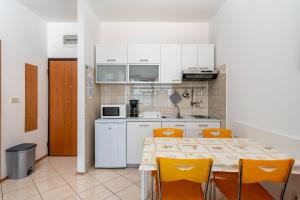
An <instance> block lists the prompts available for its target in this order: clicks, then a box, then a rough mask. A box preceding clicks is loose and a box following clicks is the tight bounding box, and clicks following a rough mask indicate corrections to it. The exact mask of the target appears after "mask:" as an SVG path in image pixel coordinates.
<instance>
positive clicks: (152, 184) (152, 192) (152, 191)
mask: <svg viewBox="0 0 300 200" xmlns="http://www.w3.org/2000/svg"><path fill="white" fill-rule="evenodd" d="M151 197H152V200H153V197H154V177H153V176H151Z"/></svg>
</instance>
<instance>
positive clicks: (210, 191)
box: [209, 179, 213, 200]
mask: <svg viewBox="0 0 300 200" xmlns="http://www.w3.org/2000/svg"><path fill="white" fill-rule="evenodd" d="M209 184H210V185H209V200H211V198H212V190H213V188H212V187H213V186H212V184H213V181H212V179H210V180H209Z"/></svg>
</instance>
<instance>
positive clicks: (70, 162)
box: [0, 157, 222, 200]
mask: <svg viewBox="0 0 300 200" xmlns="http://www.w3.org/2000/svg"><path fill="white" fill-rule="evenodd" d="M149 181H150V178H149ZM148 186H149V187H148V192H149V194H150V183H149V184H148ZM1 194H2V195H1V196H0V200H2V199H3V200H27V199H32V200H40V199H45V200H62V199H67V200H80V199H83V200H93V199H97V200H102V199H105V200H140V175H139V172H138V171H137V169H136V168H127V169H94V168H92V169H90V170H89V172H88V173H87V174H85V175H76V158H75V157H47V158H45V159H43V160H42V161H40V162H39V163H37V165H36V171H35V173H34V174H32V175H31V176H29V177H27V178H24V179H20V180H6V181H5V182H3V183H2V184H1ZM217 194H218V193H217ZM218 196H219V195H217V199H222V197H221V198H220V197H218ZM148 199H151V195H149V197H148Z"/></svg>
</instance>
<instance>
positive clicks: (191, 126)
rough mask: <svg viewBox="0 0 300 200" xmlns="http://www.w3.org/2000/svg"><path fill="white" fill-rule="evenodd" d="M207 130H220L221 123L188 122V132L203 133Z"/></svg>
mask: <svg viewBox="0 0 300 200" xmlns="http://www.w3.org/2000/svg"><path fill="white" fill-rule="evenodd" d="M205 128H220V123H219V122H187V123H186V127H185V129H186V130H191V131H192V130H200V131H202V130H203V129H205Z"/></svg>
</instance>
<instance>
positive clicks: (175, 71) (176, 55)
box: [160, 44, 181, 83]
mask: <svg viewBox="0 0 300 200" xmlns="http://www.w3.org/2000/svg"><path fill="white" fill-rule="evenodd" d="M160 71H161V83H181V45H179V44H163V45H161V64H160Z"/></svg>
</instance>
